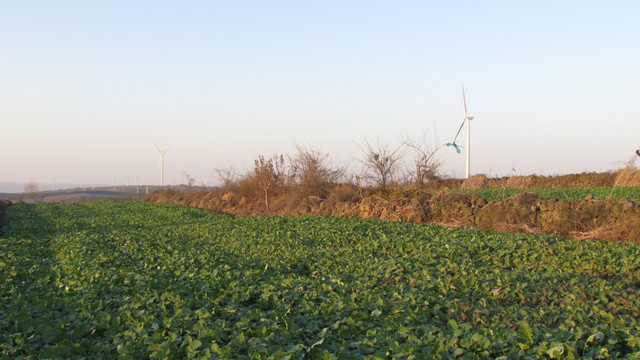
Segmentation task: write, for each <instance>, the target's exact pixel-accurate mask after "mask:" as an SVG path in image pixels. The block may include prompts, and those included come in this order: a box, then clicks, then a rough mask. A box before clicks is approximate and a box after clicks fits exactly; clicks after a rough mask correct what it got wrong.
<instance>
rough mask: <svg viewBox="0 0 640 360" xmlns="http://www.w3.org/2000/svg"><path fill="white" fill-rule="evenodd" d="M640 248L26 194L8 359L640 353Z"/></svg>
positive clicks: (15, 240)
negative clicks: (50, 200)
mask: <svg viewBox="0 0 640 360" xmlns="http://www.w3.org/2000/svg"><path fill="white" fill-rule="evenodd" d="M639 250H640V246H639V245H637V244H635V245H634V244H612V243H608V242H591V241H586V242H578V241H568V240H563V239H560V238H555V237H548V236H543V237H540V236H525V235H504V234H492V233H483V232H476V231H471V230H465V229H461V230H460V229H447V228H441V227H436V226H430V225H416V224H406V223H395V222H389V221H383V220H357V219H346V218H329V217H297V218H281V217H265V218H238V219H235V218H232V217H229V216H226V215H221V214H216V213H212V212H209V211H205V210H199V209H193V208H187V207H181V206H174V205H163V204H151V203H133V202H118V203H116V202H99V203H83V204H37V205H28V204H18V205H15V206H13V207H11V208H10V210H9V212H8V216H7V226H6V234H5V236H4V238H3V239H0V254H1V255H2V256H1V257H0V259H1V260H0V296H1V299H0V300H1V301H0V314H2V316H0V357H9V358H14V357H17V356H25V357H27V358H51V357H56V356H60V357H69V358H73V357H78V358H80V357H105V358H114V357H117V356H120V357H123V358H136V359H137V358H165V357H168V358H235V359H241V358H246V359H249V358H253V359H286V358H290V359H301V358H316V359H332V358H340V359H349V358H353V359H361V358H371V359H387V358H389V359H390V358H412V357H415V358H455V357H464V358H474V357H477V358H499V357H501V356H503V357H508V358H514V357H523V356H529V357H531V358H549V357H554V358H560V357H564V358H575V357H587V358H598V357H599V358H608V357H622V356H626V355H628V356H632V355H633V354H635V355H636V356H640V323H639V322H638V320H637V319H638V317H639V316H638V315H639V309H638V304H639V303H640V298H639V296H638V290H637V289H638V288H639V287H640V283H638V278H637V272H638V270H640V255H639ZM33 319H38V321H35V322H34V321H33Z"/></svg>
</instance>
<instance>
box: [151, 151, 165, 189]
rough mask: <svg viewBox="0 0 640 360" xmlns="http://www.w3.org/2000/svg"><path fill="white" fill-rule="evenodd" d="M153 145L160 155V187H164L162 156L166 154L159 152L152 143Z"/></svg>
mask: <svg viewBox="0 0 640 360" xmlns="http://www.w3.org/2000/svg"><path fill="white" fill-rule="evenodd" d="M153 145H155V146H156V149H158V152H159V153H160V186H164V155H165V154H166V153H167V150H168V149H167V150H164V151H163V150H160V148H159V147H158V144H156V143H153Z"/></svg>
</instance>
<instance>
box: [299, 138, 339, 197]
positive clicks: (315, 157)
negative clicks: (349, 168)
mask: <svg viewBox="0 0 640 360" xmlns="http://www.w3.org/2000/svg"><path fill="white" fill-rule="evenodd" d="M296 149H297V151H298V153H297V154H296V156H295V157H293V158H289V162H290V163H291V173H292V175H293V176H294V181H295V184H296V185H297V186H296V187H297V190H298V191H299V192H300V195H302V196H304V197H307V196H318V197H321V198H324V197H326V196H327V195H328V194H329V192H330V191H331V186H332V185H333V184H336V183H338V182H339V181H340V180H341V179H342V178H343V177H344V174H345V169H344V168H340V167H334V166H333V165H332V164H331V163H330V162H329V154H323V153H321V152H320V151H319V150H316V149H310V148H306V147H302V146H296Z"/></svg>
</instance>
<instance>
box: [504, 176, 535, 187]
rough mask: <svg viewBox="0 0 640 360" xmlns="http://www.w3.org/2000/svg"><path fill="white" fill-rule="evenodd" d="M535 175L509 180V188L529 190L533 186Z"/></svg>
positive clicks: (515, 177)
mask: <svg viewBox="0 0 640 360" xmlns="http://www.w3.org/2000/svg"><path fill="white" fill-rule="evenodd" d="M533 180H534V175H529V176H512V177H510V178H509V180H507V187H508V188H512V189H529V188H531V187H532V185H533Z"/></svg>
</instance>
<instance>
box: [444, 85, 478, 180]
mask: <svg viewBox="0 0 640 360" xmlns="http://www.w3.org/2000/svg"><path fill="white" fill-rule="evenodd" d="M462 103H463V105H464V117H463V119H462V124H460V127H459V128H458V132H457V133H456V137H455V138H453V142H452V143H447V146H453V147H454V148H455V149H456V151H457V152H458V153H460V145H458V144H456V140H457V139H458V135H460V131H462V128H463V127H464V123H465V122H466V123H467V149H466V150H467V151H466V152H467V164H466V178H467V179H468V178H469V174H470V169H471V163H470V162H471V160H470V158H471V120H473V116H469V115H468V114H467V99H466V97H465V95H464V85H463V86H462Z"/></svg>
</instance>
